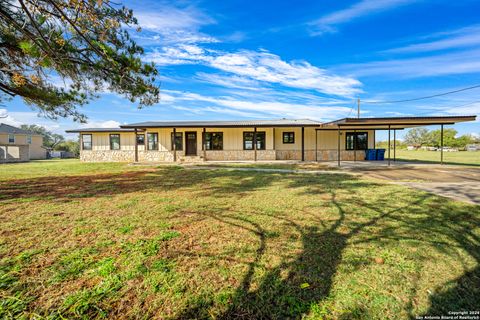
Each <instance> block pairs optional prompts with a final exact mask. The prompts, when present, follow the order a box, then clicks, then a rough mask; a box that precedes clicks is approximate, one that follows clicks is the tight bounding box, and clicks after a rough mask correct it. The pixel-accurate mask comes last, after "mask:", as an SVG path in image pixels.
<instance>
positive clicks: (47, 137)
mask: <svg viewBox="0 0 480 320" xmlns="http://www.w3.org/2000/svg"><path fill="white" fill-rule="evenodd" d="M20 128H21V129H23V130H27V131H30V132H32V133H36V134H39V135H42V136H43V146H45V147H48V148H52V149H55V147H56V146H57V145H58V144H60V143H62V142H64V141H65V137H64V136H62V135H61V134H58V133H53V132H50V131H48V130H47V129H45V128H44V127H42V126H38V125H36V124H32V125H26V124H22V125H21V126H20Z"/></svg>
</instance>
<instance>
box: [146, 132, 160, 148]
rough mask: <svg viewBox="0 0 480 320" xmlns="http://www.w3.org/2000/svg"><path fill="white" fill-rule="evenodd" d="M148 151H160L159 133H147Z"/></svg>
mask: <svg viewBox="0 0 480 320" xmlns="http://www.w3.org/2000/svg"><path fill="white" fill-rule="evenodd" d="M147 149H148V150H158V133H147Z"/></svg>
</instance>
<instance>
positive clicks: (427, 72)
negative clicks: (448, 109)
mask: <svg viewBox="0 0 480 320" xmlns="http://www.w3.org/2000/svg"><path fill="white" fill-rule="evenodd" d="M478 57H480V50H468V51H463V52H459V53H449V54H441V55H433V56H428V57H421V58H406V59H393V60H384V61H373V62H366V63H360V64H352V65H343V66H339V67H338V68H336V71H337V72H340V73H342V72H345V73H347V74H353V75H355V76H356V77H367V76H382V77H385V76H395V77H401V78H405V79H407V78H420V77H432V76H445V75H454V74H469V73H478V72H480V59H479V58H478Z"/></svg>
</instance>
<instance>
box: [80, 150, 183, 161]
mask: <svg viewBox="0 0 480 320" xmlns="http://www.w3.org/2000/svg"><path fill="white" fill-rule="evenodd" d="M183 155H184V152H183V151H177V159H178V158H179V157H181V156H183ZM80 160H81V161H86V162H133V161H135V151H134V150H93V151H92V150H82V151H81V152H80ZM138 161H141V162H149V161H151V162H162V161H173V151H155V150H139V151H138Z"/></svg>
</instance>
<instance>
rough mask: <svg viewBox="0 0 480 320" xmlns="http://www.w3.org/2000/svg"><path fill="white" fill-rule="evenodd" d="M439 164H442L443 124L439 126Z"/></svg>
mask: <svg viewBox="0 0 480 320" xmlns="http://www.w3.org/2000/svg"><path fill="white" fill-rule="evenodd" d="M440 164H443V124H441V126H440Z"/></svg>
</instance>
